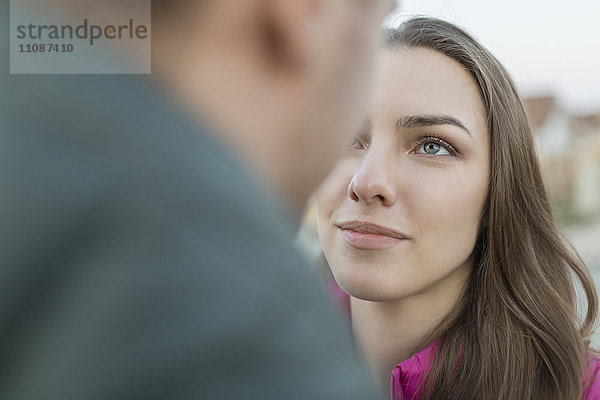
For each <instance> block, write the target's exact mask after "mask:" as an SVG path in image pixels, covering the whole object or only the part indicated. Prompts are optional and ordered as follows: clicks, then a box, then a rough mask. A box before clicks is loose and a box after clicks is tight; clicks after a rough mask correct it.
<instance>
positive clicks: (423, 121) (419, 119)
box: [396, 114, 473, 137]
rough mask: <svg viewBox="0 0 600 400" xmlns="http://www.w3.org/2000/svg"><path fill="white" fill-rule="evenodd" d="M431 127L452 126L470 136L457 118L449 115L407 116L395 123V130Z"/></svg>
mask: <svg viewBox="0 0 600 400" xmlns="http://www.w3.org/2000/svg"><path fill="white" fill-rule="evenodd" d="M433 125H454V126H457V127H459V128H461V129H462V130H464V131H465V132H467V133H468V134H469V136H471V137H473V135H471V132H470V131H469V130H468V129H467V127H466V126H465V125H464V124H463V123H462V122H460V120H459V119H458V118H455V117H453V116H451V115H443V114H419V115H407V116H404V117H402V118H400V119H398V121H396V129H401V128H405V129H410V128H419V127H422V126H433Z"/></svg>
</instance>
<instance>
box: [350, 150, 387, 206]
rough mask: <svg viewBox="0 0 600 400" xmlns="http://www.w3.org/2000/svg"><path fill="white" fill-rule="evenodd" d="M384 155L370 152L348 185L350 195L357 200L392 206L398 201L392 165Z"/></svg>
mask: <svg viewBox="0 0 600 400" xmlns="http://www.w3.org/2000/svg"><path fill="white" fill-rule="evenodd" d="M388 164H389V161H386V160H385V158H384V156H383V155H378V154H376V153H373V154H368V155H366V156H365V158H364V159H363V162H362V163H361V165H360V168H359V169H358V170H357V171H356V172H355V173H354V175H353V176H352V179H351V180H350V184H349V185H348V197H349V198H350V199H351V200H353V201H356V202H362V203H364V204H372V203H376V202H380V203H381V204H383V205H384V206H388V207H389V206H392V205H393V204H394V203H395V202H396V189H395V186H396V185H395V184H394V181H393V173H392V167H391V166H390V165H388Z"/></svg>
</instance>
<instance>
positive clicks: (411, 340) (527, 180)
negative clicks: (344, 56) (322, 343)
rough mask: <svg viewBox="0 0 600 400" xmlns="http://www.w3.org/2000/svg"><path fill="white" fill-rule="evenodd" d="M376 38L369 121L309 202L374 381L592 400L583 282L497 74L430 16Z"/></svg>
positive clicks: (521, 119) (590, 317) (412, 392)
mask: <svg viewBox="0 0 600 400" xmlns="http://www.w3.org/2000/svg"><path fill="white" fill-rule="evenodd" d="M387 44H388V50H387V51H386V54H385V57H384V60H383V65H382V67H383V68H382V74H381V85H380V88H379V89H378V90H377V91H376V96H375V100H376V101H375V105H374V107H373V109H372V112H371V114H370V120H369V121H368V123H367V124H366V126H365V129H364V131H363V132H362V134H360V135H359V136H358V137H356V139H355V140H354V141H353V142H352V143H351V145H350V146H349V147H348V149H347V153H346V154H345V156H344V157H343V158H342V160H341V161H340V162H339V163H338V165H337V166H336V168H335V169H334V171H333V172H332V173H331V174H330V176H329V177H328V178H327V180H326V181H325V182H324V183H323V184H322V186H321V187H320V188H319V191H318V192H317V195H316V205H317V219H318V230H319V236H320V239H321V243H322V246H323V249H324V253H325V256H326V258H327V261H328V263H329V265H330V267H331V269H332V272H333V275H334V277H335V281H336V282H337V283H336V285H337V284H339V287H341V289H342V290H343V291H344V292H345V293H347V294H348V295H349V310H350V315H351V321H352V330H353V334H354V337H355V340H356V341H357V345H358V347H359V349H360V350H361V351H362V353H363V354H364V356H365V358H366V360H367V362H368V364H369V365H370V367H371V368H372V370H373V373H374V375H375V377H376V378H377V379H378V380H379V381H380V382H381V384H382V385H386V386H387V385H388V384H389V385H390V392H391V396H392V398H393V399H407V400H408V399H413V398H414V399H439V400H446V399H458V400H466V399H477V400H482V399H483V400H488V399H489V400H492V399H494V400H496V399H506V400H516V399H518V400H529V399H531V400H554V399H555V400H579V399H581V398H583V399H597V398H598V399H600V381H599V379H600V377H599V378H597V377H596V372H597V369H598V368H599V366H598V365H599V364H598V361H597V358H596V355H595V353H593V352H592V351H591V350H590V348H589V347H588V344H589V337H590V335H591V333H592V328H593V325H594V322H595V319H596V314H597V297H596V292H595V288H594V286H593V283H592V280H591V278H590V275H589V271H588V270H587V268H586V266H585V265H584V264H583V262H582V261H581V259H580V258H579V256H578V255H577V253H576V252H575V251H574V250H573V249H572V248H571V247H570V246H569V245H567V244H566V242H565V241H564V240H563V239H562V238H561V236H560V234H559V232H558V230H557V228H556V225H555V221H554V219H553V217H552V213H551V208H550V205H549V202H548V198H547V195H546V191H545V189H544V185H543V183H542V179H541V176H540V168H539V165H538V161H537V157H536V151H535V147H534V141H533V135H532V131H531V128H530V125H529V123H528V121H527V117H526V114H525V111H524V109H523V105H522V102H521V99H520V98H519V95H518V93H517V90H516V89H515V86H514V84H513V82H512V80H511V78H510V77H509V76H508V74H507V72H506V70H505V69H504V68H503V67H502V65H500V63H499V62H498V61H497V60H496V59H495V58H494V57H493V56H492V55H491V54H490V53H489V52H488V51H487V50H486V49H485V48H483V47H482V46H481V45H480V44H479V43H478V42H477V41H476V40H475V39H473V38H472V37H471V36H469V35H468V34H467V33H465V32H464V31H462V30H461V29H459V28H457V27H456V26H454V25H452V24H450V23H447V22H444V21H440V20H437V19H430V18H417V19H413V20H410V21H408V22H405V23H404V24H403V25H402V26H401V27H400V28H399V29H397V30H393V31H390V32H389V37H388V39H387ZM573 278H576V279H577V280H578V281H579V282H580V284H581V286H582V288H583V292H584V293H585V296H586V298H587V301H586V307H587V309H586V310H585V313H584V315H585V316H584V318H583V319H582V320H580V319H579V318H578V317H577V315H578V304H577V296H576V294H575V289H574V284H573ZM336 287H337V286H336Z"/></svg>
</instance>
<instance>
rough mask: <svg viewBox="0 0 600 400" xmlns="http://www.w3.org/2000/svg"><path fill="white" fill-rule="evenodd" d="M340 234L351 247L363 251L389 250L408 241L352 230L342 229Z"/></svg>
mask: <svg viewBox="0 0 600 400" xmlns="http://www.w3.org/2000/svg"><path fill="white" fill-rule="evenodd" d="M340 232H341V233H342V237H343V238H344V240H345V241H346V242H347V243H348V244H349V245H351V246H352V247H356V248H357V249H361V250H377V249H387V248H389V247H392V246H394V245H395V244H397V243H399V242H401V241H403V240H406V239H405V238H402V239H400V238H395V237H391V236H387V235H380V234H376V233H364V232H356V231H353V230H351V229H343V228H340Z"/></svg>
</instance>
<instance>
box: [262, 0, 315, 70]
mask: <svg viewBox="0 0 600 400" xmlns="http://www.w3.org/2000/svg"><path fill="white" fill-rule="evenodd" d="M260 1H261V2H262V4H263V9H262V16H263V18H264V21H263V22H264V23H263V24H261V26H262V27H263V30H264V31H263V40H264V48H265V50H266V52H267V57H268V59H269V61H270V62H272V65H271V66H272V67H273V68H276V69H281V68H286V69H290V68H291V69H298V68H303V67H304V66H305V65H306V64H307V61H308V60H309V58H310V53H311V47H312V42H313V40H315V38H316V35H315V32H314V27H315V25H316V21H317V19H318V18H319V15H318V14H319V8H320V5H321V3H322V1H324V0H260Z"/></svg>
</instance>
